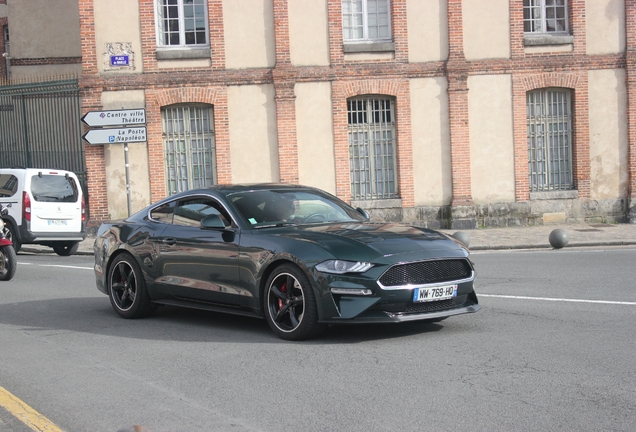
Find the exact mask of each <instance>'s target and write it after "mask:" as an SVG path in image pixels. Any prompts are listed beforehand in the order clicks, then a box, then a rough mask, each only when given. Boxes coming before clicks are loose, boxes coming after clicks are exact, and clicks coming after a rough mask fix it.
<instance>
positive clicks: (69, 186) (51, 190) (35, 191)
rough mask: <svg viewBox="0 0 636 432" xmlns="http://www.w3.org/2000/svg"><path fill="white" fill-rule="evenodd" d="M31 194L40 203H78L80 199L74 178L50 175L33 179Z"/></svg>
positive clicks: (35, 176)
mask: <svg viewBox="0 0 636 432" xmlns="http://www.w3.org/2000/svg"><path fill="white" fill-rule="evenodd" d="M31 194H32V195H33V199H34V200H36V201H40V202H77V197H78V191H77V184H76V183H75V179H74V178H72V177H66V176H63V175H49V174H43V175H42V176H39V175H34V176H33V177H31Z"/></svg>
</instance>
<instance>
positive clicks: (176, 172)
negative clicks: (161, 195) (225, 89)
mask: <svg viewBox="0 0 636 432" xmlns="http://www.w3.org/2000/svg"><path fill="white" fill-rule="evenodd" d="M161 117H162V122H163V148H164V155H165V165H166V186H167V189H168V194H169V195H172V194H175V193H177V192H183V191H185V190H188V189H194V188H199V187H204V186H210V185H213V184H214V183H216V150H215V143H214V128H213V124H214V121H213V112H212V107H211V106H209V105H179V106H172V107H167V108H163V109H162V110H161Z"/></svg>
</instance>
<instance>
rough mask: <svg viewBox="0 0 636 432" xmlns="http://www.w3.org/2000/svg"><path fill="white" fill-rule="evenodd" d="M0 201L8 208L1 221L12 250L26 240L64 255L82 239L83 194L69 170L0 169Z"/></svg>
mask: <svg viewBox="0 0 636 432" xmlns="http://www.w3.org/2000/svg"><path fill="white" fill-rule="evenodd" d="M0 204H2V205H3V206H4V207H6V208H7V209H8V210H9V214H8V215H7V216H4V217H3V220H4V222H5V224H6V225H7V228H8V230H9V236H10V237H11V241H12V242H13V247H14V248H15V250H16V252H17V251H19V250H20V248H21V247H22V245H23V244H28V243H30V244H41V245H46V246H50V247H52V248H53V250H54V251H55V252H56V253H57V254H58V255H63V256H68V255H72V254H74V253H75V252H76V251H77V247H78V245H79V242H80V241H82V240H84V239H85V238H86V205H85V201H84V194H83V193H82V188H81V186H80V183H79V180H78V179H77V176H76V175H75V174H74V173H72V172H70V171H64V170H55V169H44V168H0Z"/></svg>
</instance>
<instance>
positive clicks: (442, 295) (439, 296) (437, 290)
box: [413, 285, 457, 302]
mask: <svg viewBox="0 0 636 432" xmlns="http://www.w3.org/2000/svg"><path fill="white" fill-rule="evenodd" d="M453 297H457V285H446V286H439V287H432V288H415V289H414V290H413V301H414V302H429V301H437V300H448V299H450V298H453Z"/></svg>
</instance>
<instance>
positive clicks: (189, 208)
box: [172, 197, 231, 227]
mask: <svg viewBox="0 0 636 432" xmlns="http://www.w3.org/2000/svg"><path fill="white" fill-rule="evenodd" d="M209 215H216V216H219V217H220V218H221V220H222V221H223V223H224V224H225V226H226V227H228V226H230V225H231V219H230V216H229V215H228V214H227V212H226V211H225V210H224V209H223V207H222V206H221V205H220V204H219V203H218V202H216V201H214V200H212V199H210V198H203V197H198V198H189V199H185V200H181V201H179V202H178V203H177V206H176V208H175V211H174V219H173V221H172V223H173V224H174V225H183V226H193V227H200V226H201V219H203V218H204V217H206V216H209Z"/></svg>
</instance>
